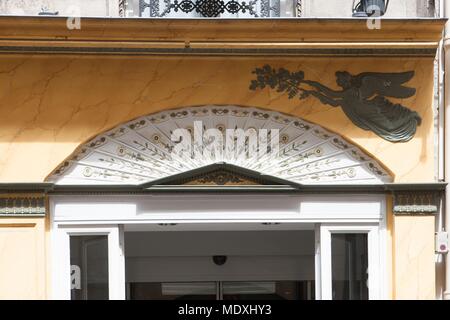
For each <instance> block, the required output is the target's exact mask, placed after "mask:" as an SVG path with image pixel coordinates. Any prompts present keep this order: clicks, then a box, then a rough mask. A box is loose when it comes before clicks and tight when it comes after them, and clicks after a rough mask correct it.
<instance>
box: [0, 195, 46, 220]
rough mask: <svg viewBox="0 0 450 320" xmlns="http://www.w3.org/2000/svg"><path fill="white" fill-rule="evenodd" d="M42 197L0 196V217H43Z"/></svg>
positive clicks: (44, 203)
mask: <svg viewBox="0 0 450 320" xmlns="http://www.w3.org/2000/svg"><path fill="white" fill-rule="evenodd" d="M45 213H46V201H45V196H44V195H6V196H0V216H44V215H45Z"/></svg>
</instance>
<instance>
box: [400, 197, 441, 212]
mask: <svg viewBox="0 0 450 320" xmlns="http://www.w3.org/2000/svg"><path fill="white" fill-rule="evenodd" d="M440 199H441V195H440V193H439V192H432V191H425V192H424V191H403V192H395V193H394V205H393V212H394V214H396V215H416V214H417V215H427V214H437V213H438V211H439V202H440Z"/></svg>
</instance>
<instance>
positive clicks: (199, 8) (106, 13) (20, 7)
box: [0, 0, 442, 19]
mask: <svg viewBox="0 0 450 320" xmlns="http://www.w3.org/2000/svg"><path fill="white" fill-rule="evenodd" d="M440 1H442V0H396V1H390V0H334V1H329V0H21V1H18V0H2V1H0V15H19V16H22V15H31V16H33V15H47V16H48V15H55V16H82V17H123V18H185V19H186V18H187V19H189V18H190V19H196V18H219V19H227V18H351V17H366V16H371V15H373V14H374V13H375V15H383V16H385V17H388V18H389V17H392V18H394V17H395V18H418V17H437V16H438V15H439V3H440ZM378 8H379V13H377V12H375V11H378ZM374 9H375V11H374Z"/></svg>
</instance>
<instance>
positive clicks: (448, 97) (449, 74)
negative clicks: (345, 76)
mask: <svg viewBox="0 0 450 320" xmlns="http://www.w3.org/2000/svg"><path fill="white" fill-rule="evenodd" d="M443 3H444V4H443V6H444V8H443V9H444V17H445V18H450V1H443ZM443 44H444V63H445V69H444V70H445V71H444V72H445V74H444V94H445V97H444V99H445V100H444V101H445V109H444V110H445V111H444V114H445V125H444V131H445V144H444V147H445V152H444V157H445V164H444V171H445V181H447V182H448V181H450V88H448V87H449V86H450V22H447V24H446V26H445V34H444V43H443ZM445 199H446V205H445V217H444V219H445V230H446V231H447V232H448V231H450V187H448V186H447V188H446V190H445ZM443 298H444V299H445V300H450V254H446V255H445V292H444V297H443Z"/></svg>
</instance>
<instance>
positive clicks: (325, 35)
mask: <svg viewBox="0 0 450 320" xmlns="http://www.w3.org/2000/svg"><path fill="white" fill-rule="evenodd" d="M66 21H67V18H64V17H12V16H3V17H0V52H3V53H46V54H48V53H59V54H61V53H73V54H125V55H132V54H139V55H149V54H152V55H160V54H184V55H185V54H192V55H195V54H199V55H218V54H221V55H223V54H225V55H272V54H277V55H280V54H282V55H413V56H431V55H433V53H434V52H435V49H436V48H437V46H438V43H439V41H440V39H441V37H442V30H443V26H444V24H445V20H443V19H408V20H405V19H382V20H381V29H377V30H369V29H368V28H367V20H365V19H304V18H297V19H222V20H221V19H112V18H82V20H81V29H80V30H69V29H67V27H66Z"/></svg>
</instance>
